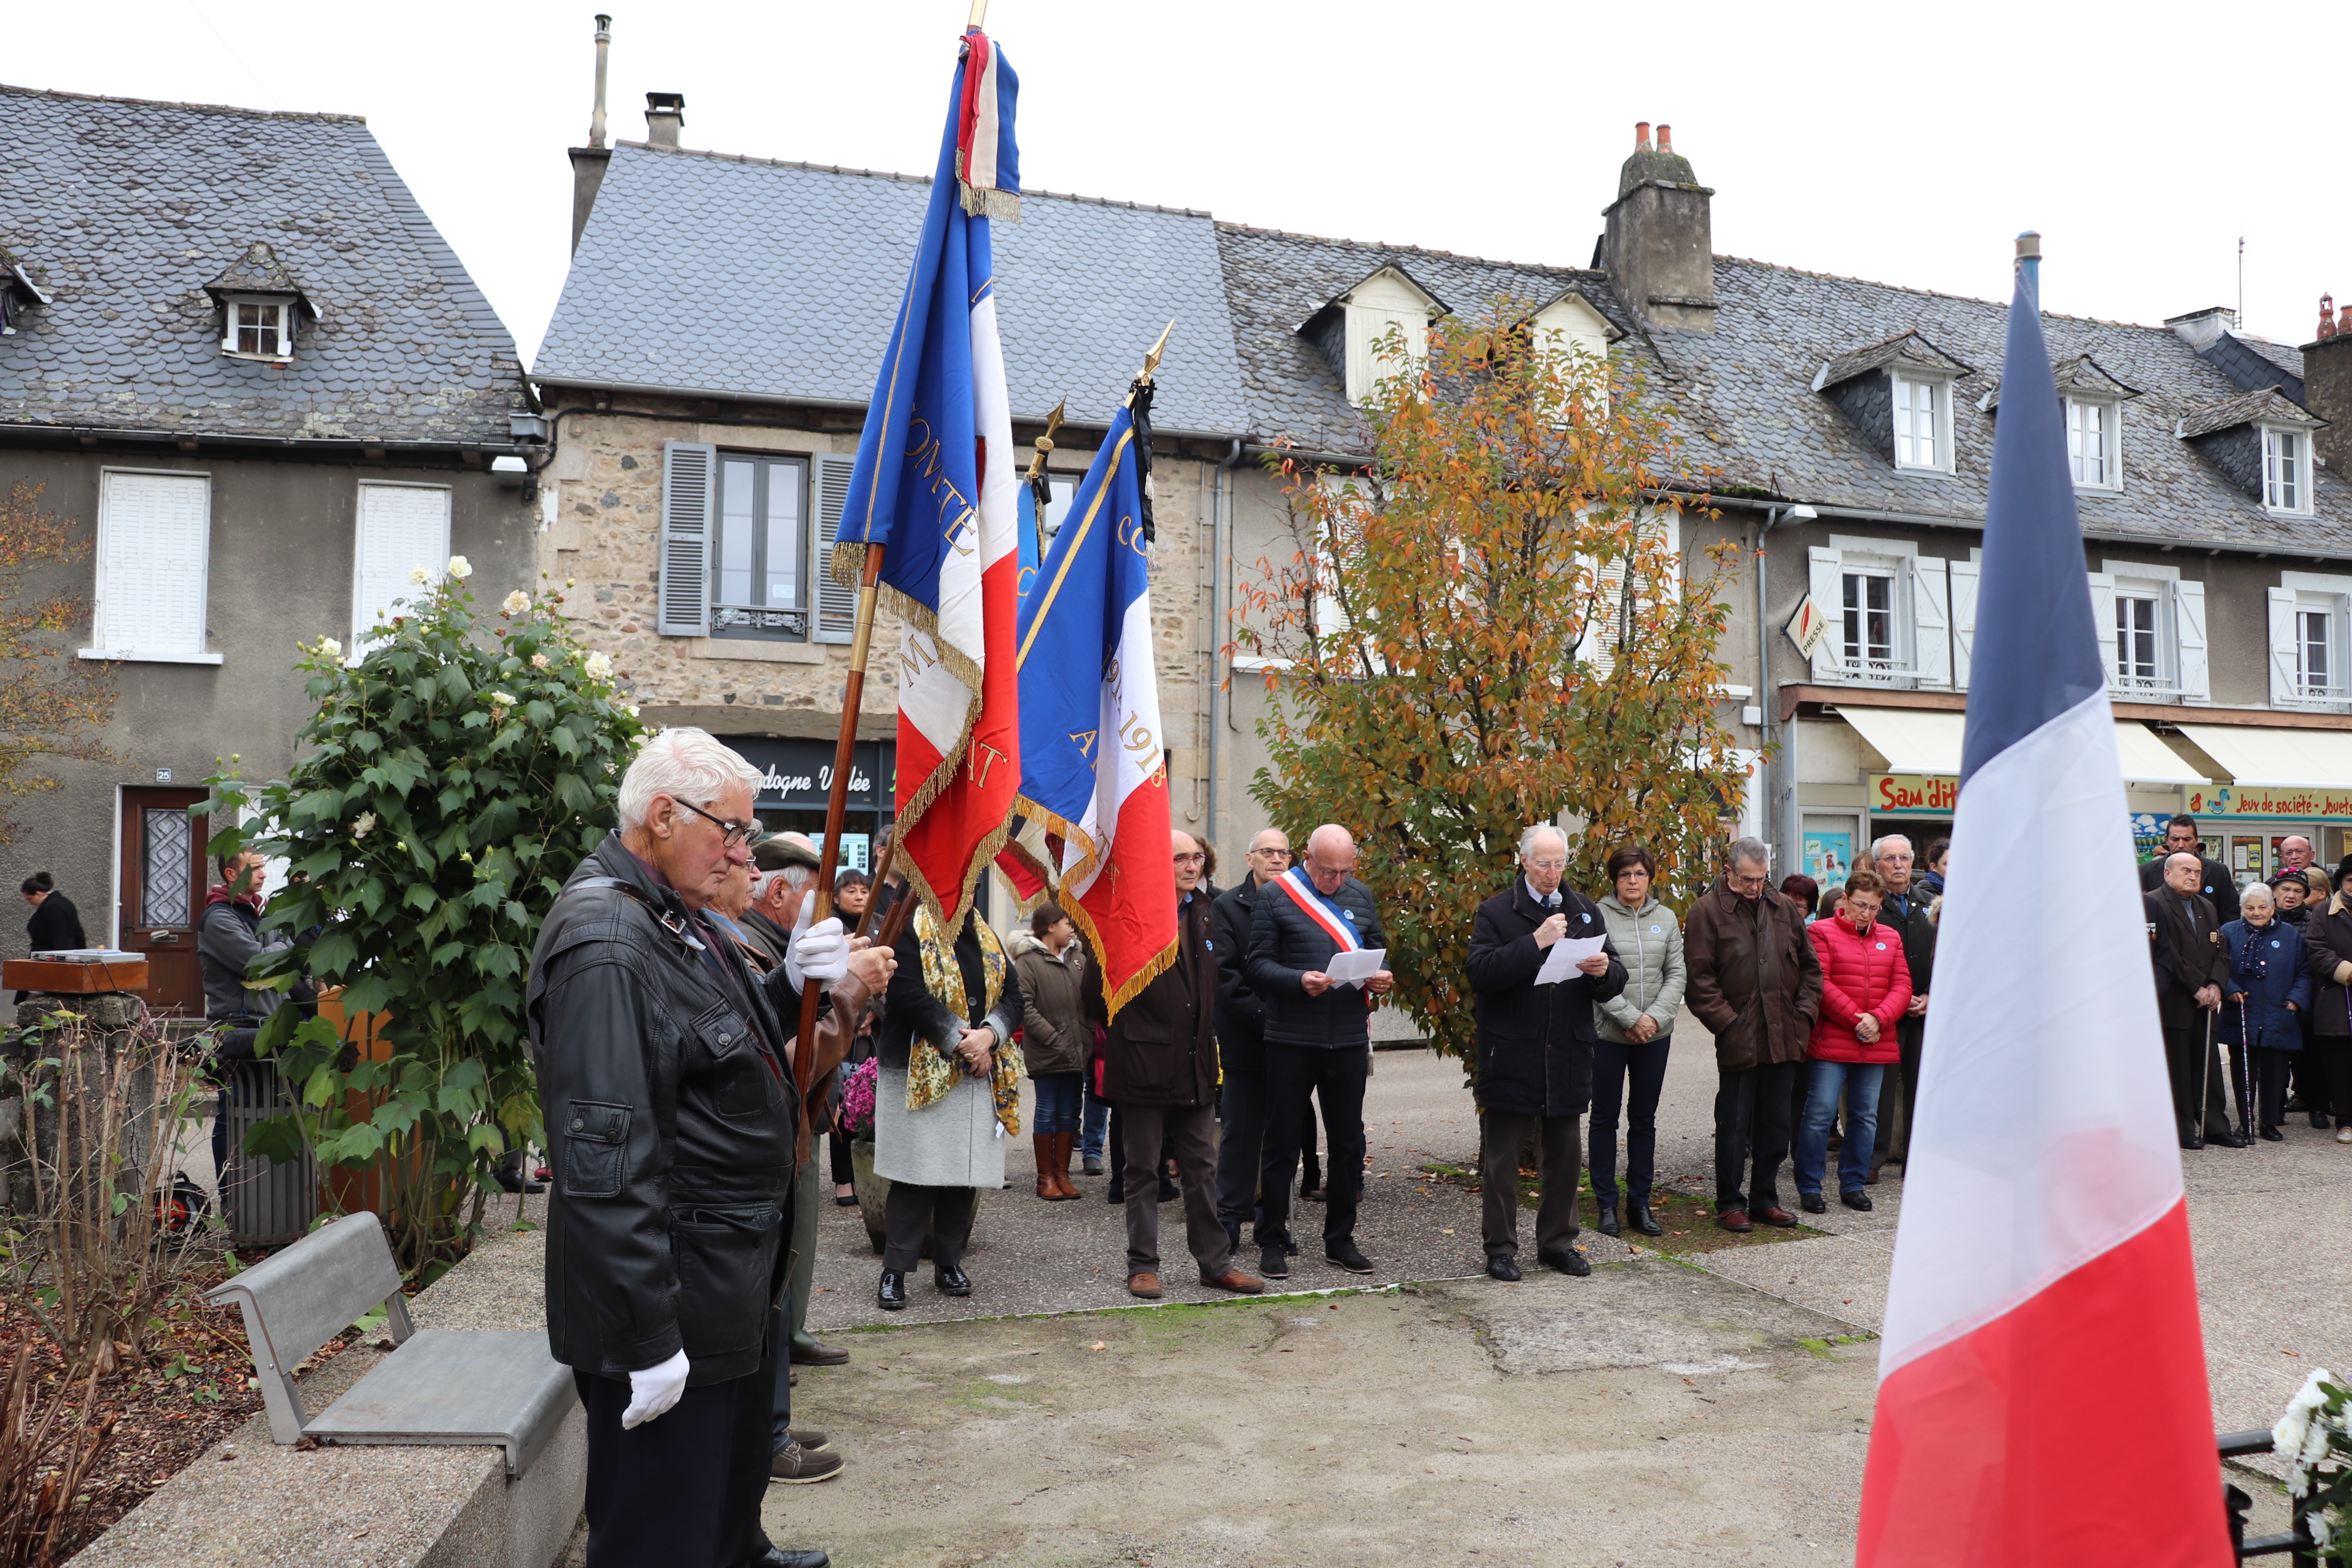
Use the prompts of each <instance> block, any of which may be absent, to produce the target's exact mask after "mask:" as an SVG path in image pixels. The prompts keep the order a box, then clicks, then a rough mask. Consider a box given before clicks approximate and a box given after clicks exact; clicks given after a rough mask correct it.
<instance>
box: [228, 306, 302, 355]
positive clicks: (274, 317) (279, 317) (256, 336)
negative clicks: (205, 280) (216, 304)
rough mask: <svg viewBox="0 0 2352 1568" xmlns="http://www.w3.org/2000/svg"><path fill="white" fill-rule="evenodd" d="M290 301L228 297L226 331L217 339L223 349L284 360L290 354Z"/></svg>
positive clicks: (291, 352) (291, 339)
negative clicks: (219, 339) (219, 340)
mask: <svg viewBox="0 0 2352 1568" xmlns="http://www.w3.org/2000/svg"><path fill="white" fill-rule="evenodd" d="M292 315H293V310H292V309H291V301H289V300H261V299H239V298H236V296H231V297H230V299H229V300H228V310H227V317H228V331H227V334H226V336H224V337H223V338H222V339H221V352H222V353H232V354H237V355H240V356H242V357H245V358H248V359H270V360H287V359H291V358H293V357H294V324H293V321H291V320H290V319H289V318H290V317H291V316H292Z"/></svg>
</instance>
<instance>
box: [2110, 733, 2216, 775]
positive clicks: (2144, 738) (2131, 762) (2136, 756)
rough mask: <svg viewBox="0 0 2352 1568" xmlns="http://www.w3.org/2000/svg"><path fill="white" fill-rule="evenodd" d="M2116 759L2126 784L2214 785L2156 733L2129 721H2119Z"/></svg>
mask: <svg viewBox="0 0 2352 1568" xmlns="http://www.w3.org/2000/svg"><path fill="white" fill-rule="evenodd" d="M2116 760H2117V761H2119V762H2121V763H2123V765H2124V783H2126V784H2211V783H2212V782H2213V781H2212V780H2211V779H2209V778H2207V777H2206V776H2205V775H2204V774H2202V773H2199V772H2198V771H2197V769H2196V768H2195V767H2194V766H2192V765H2191V764H2190V763H2189V760H2188V759H2187V758H2186V757H2183V756H2182V755H2181V754H2180V753H2179V752H2176V751H2174V750H2173V749H2172V748H2171V747H2170V746H2168V745H2166V744H2165V743H2164V742H2163V741H2161V740H2160V739H2158V736H2157V734H2156V731H2153V730H2150V729H2149V728H2148V727H2147V725H2145V724H2140V723H2136V722H2134V721H2131V720H2128V719H2118V720H2116Z"/></svg>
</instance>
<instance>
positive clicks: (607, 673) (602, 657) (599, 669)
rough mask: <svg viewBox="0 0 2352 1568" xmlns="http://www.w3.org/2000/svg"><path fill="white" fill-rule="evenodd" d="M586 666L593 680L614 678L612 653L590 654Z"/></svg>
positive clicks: (589, 676)
mask: <svg viewBox="0 0 2352 1568" xmlns="http://www.w3.org/2000/svg"><path fill="white" fill-rule="evenodd" d="M584 668H586V669H587V671H588V678H589V679H591V680H610V679H613V658H612V655H610V654H604V653H592V654H590V655H589V656H588V658H587V660H586V663H585V666H584Z"/></svg>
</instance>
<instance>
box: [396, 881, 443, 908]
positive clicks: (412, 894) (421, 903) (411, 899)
mask: <svg viewBox="0 0 2352 1568" xmlns="http://www.w3.org/2000/svg"><path fill="white" fill-rule="evenodd" d="M400 901H401V903H402V904H403V905H404V906H405V907H406V908H409V909H412V910H430V909H432V907H433V906H434V905H436V904H437V903H439V902H440V901H441V895H439V894H438V893H436V892H435V891H434V890H433V889H432V888H431V886H429V885H428V884H426V883H424V882H411V883H409V884H408V891H407V892H405V893H404V894H402V895H401V900H400Z"/></svg>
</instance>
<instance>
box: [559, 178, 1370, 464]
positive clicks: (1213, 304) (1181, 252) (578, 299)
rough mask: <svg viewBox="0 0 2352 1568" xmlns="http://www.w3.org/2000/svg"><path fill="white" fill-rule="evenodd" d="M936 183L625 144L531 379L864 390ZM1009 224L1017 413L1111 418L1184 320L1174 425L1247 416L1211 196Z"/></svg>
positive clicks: (776, 390) (997, 231)
mask: <svg viewBox="0 0 2352 1568" xmlns="http://www.w3.org/2000/svg"><path fill="white" fill-rule="evenodd" d="M930 184H931V182H930V180H929V176H917V175H907V174H876V173H874V172H872V171H868V170H863V169H837V168H827V167H824V166H821V165H817V164H810V163H778V162H771V161H767V160H762V159H753V158H741V157H736V156H732V155H730V154H726V153H704V152H698V151H693V150H682V149H677V148H657V147H651V146H648V145H646V144H644V143H642V142H622V143H621V144H620V145H619V146H617V147H616V148H614V153H613V160H612V163H611V164H610V165H609V166H608V167H607V169H606V171H605V174H604V185H603V187H602V188H601V189H600V190H599V191H598V193H597V195H596V205H595V207H594V209H593V212H592V213H591V214H590V216H589V219H588V225H587V227H586V228H585V229H584V230H583V231H582V234H581V237H580V247H579V250H578V251H577V252H576V253H575V254H574V255H573V257H572V272H571V276H570V277H569V278H568V279H566V280H565V283H564V286H563V295H562V300H560V301H559V302H558V303H557V305H556V309H555V316H554V319H553V320H552V321H550V322H549V323H548V329H547V336H546V338H545V340H544V341H543V342H541V346H540V351H539V355H538V358H537V360H536V361H535V362H534V363H533V364H532V367H531V374H533V376H535V377H537V378H538V379H539V380H541V382H542V383H547V384H556V385H581V386H598V387H638V388H645V389H648V390H660V391H667V392H679V393H689V394H701V395H711V396H721V397H759V398H772V399H776V400H780V401H810V402H816V403H835V404H845V405H856V406H863V405H865V403H866V400H867V399H868V398H869V397H871V396H872V395H873V392H874V372H875V367H876V366H877V365H878V364H879V363H881V361H882V350H883V347H884V344H885V343H886V342H887V339H888V336H889V331H890V324H891V321H892V320H893V319H894V318H895V317H896V315H897V313H898V301H899V298H900V296H901V295H902V294H903V293H904V292H905V289H906V280H907V264H908V258H909V257H910V256H911V255H912V254H913V252H914V247H915V240H916V238H917V237H918V235H919V233H920V231H921V228H922V222H923V209H924V206H925V204H926V203H928V202H929V199H930ZM993 238H994V243H995V253H996V272H997V289H996V299H997V321H998V325H999V330H1000V331H1001V333H1002V336H1003V343H1004V368H1005V381H1006V384H1007V390H1008V393H1009V395H1010V397H1011V399H1012V405H1013V416H1014V417H1015V418H1018V419H1024V420H1027V419H1042V418H1043V417H1044V416H1045V413H1046V411H1047V410H1049V409H1051V408H1052V407H1053V406H1054V405H1055V404H1056V403H1058V402H1060V401H1062V400H1063V399H1064V398H1065V397H1066V398H1067V399H1068V400H1069V411H1068V415H1067V417H1068V418H1069V419H1070V420H1071V421H1073V422H1074V423H1077V424H1081V425H1105V424H1108V422H1109V420H1110V417H1111V416H1112V414H1113V413H1114V412H1115V411H1116V410H1117V408H1118V403H1119V400H1120V399H1121V398H1123V397H1124V396H1125V395H1127V388H1128V384H1129V382H1130V381H1132V380H1133V379H1134V377H1135V374H1136V372H1137V371H1139V370H1140V369H1141V368H1142V363H1143V353H1144V351H1145V350H1146V349H1149V348H1150V346H1151V343H1152V341H1153V340H1154V339H1155V338H1157V337H1158V336H1159V335H1160V329H1161V328H1162V327H1164V326H1165V325H1166V324H1167V323H1168V320H1169V318H1170V317H1171V316H1172V317H1174V318H1175V319H1176V333H1175V336H1174V337H1172V338H1171V339H1170V340H1169V343H1168V352H1167V354H1166V357H1165V358H1164V359H1163V360H1162V361H1161V362H1160V374H1159V378H1158V379H1159V385H1160V393H1159V397H1158V399H1157V401H1156V402H1155V404H1154V405H1153V409H1152V423H1153V425H1154V426H1155V427H1156V428H1158V429H1159V430H1160V431H1162V432H1163V433H1168V434H1176V435H1182V434H1195V435H1208V436H1219V437H1224V436H1233V435H1238V434H1240V433H1241V432H1242V431H1243V430H1244V428H1246V425H1247V413H1246V404H1245V401H1244V394H1243V387H1242V374H1241V367H1240V365H1239V363H1237V361H1236V359H1235V357H1234V331H1233V323H1232V321H1231V320H1230V319H1229V317H1228V315H1227V313H1226V308H1225V299H1224V294H1223V290H1222V289H1221V288H1220V287H1219V281H1218V273H1217V260H1216V240H1215V236H1214V232H1213V226H1212V222H1211V219H1210V218H1209V216H1208V215H1207V214H1206V213H1197V212H1187V211H1183V210H1180V209H1175V208H1168V207H1150V206H1139V205H1130V204H1127V203H1118V202H1103V201H1095V200H1089V199H1087V198H1084V197H1076V196H1066V195H1053V194H1051V193H1044V192H1029V193H1024V195H1023V196H1022V198H1021V221H1020V222H1019V223H1017V224H1003V223H1000V224H998V225H996V226H994V229H993ZM1351 281H1352V280H1351ZM1326 297H1327V298H1328V296H1326ZM1318 303H1319V301H1318Z"/></svg>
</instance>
